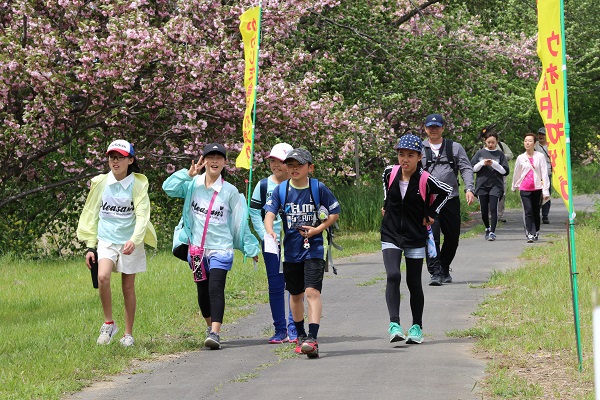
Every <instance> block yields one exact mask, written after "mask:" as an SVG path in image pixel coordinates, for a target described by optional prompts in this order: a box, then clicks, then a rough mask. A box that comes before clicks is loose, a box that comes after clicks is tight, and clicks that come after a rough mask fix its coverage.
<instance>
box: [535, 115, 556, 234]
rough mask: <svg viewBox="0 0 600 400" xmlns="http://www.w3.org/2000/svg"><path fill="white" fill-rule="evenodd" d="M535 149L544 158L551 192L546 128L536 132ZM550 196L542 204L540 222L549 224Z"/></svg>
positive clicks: (550, 167)
mask: <svg viewBox="0 0 600 400" xmlns="http://www.w3.org/2000/svg"><path fill="white" fill-rule="evenodd" d="M535 151H539V152H540V153H542V154H543V155H544V157H545V158H546V168H547V169H548V182H550V188H549V192H550V194H552V162H551V160H550V153H548V141H547V140H546V128H544V127H542V128H540V129H538V132H537V143H536V144H535ZM551 199H552V197H550V198H548V201H547V202H545V203H544V204H543V205H542V223H543V224H549V223H550V219H549V218H548V214H549V213H550V205H551V203H552V200H551Z"/></svg>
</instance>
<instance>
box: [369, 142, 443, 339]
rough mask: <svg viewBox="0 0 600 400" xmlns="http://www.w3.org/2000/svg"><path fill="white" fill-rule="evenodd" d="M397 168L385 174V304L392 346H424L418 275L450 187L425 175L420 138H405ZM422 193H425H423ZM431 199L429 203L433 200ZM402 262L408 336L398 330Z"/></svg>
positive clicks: (391, 168)
mask: <svg viewBox="0 0 600 400" xmlns="http://www.w3.org/2000/svg"><path fill="white" fill-rule="evenodd" d="M395 149H396V150H397V157H398V164H399V165H394V166H389V167H387V168H386V169H385V170H384V172H383V177H382V178H383V196H384V197H383V208H382V210H381V211H382V213H383V220H382V223H381V230H380V232H381V250H382V253H383V264H384V266H385V272H386V275H387V284H386V287H385V302H386V304H387V308H388V313H389V317H390V324H389V329H388V334H389V335H390V343H394V342H398V341H402V340H404V339H406V343H421V342H422V341H423V305H424V303H425V298H424V295H423V286H422V284H421V275H422V270H423V259H424V258H425V246H426V241H427V238H428V232H427V226H428V225H429V224H431V223H433V221H434V219H435V217H436V216H437V215H438V212H439V211H440V209H441V208H442V207H443V206H444V204H445V203H446V201H447V200H448V198H449V196H450V194H451V193H452V187H451V186H450V185H447V184H445V183H444V182H441V181H440V180H438V179H437V178H436V177H434V176H432V175H429V173H427V172H425V171H424V170H423V168H422V167H421V163H420V161H421V157H422V154H421V151H422V150H423V144H422V141H421V138H419V137H418V136H415V135H412V134H406V135H404V136H402V137H401V138H400V141H399V142H398V144H397V145H396V147H395ZM423 189H424V190H425V192H424V193H423V192H422V190H423ZM432 195H436V196H435V200H434V201H433V203H431V202H430V199H431V196H432ZM402 253H404V259H405V261H406V285H407V286H408V291H409V292H410V309H411V312H412V325H411V327H410V329H409V330H408V336H405V335H404V331H403V330H402V326H401V325H400V281H401V279H402V276H401V273H400V263H401V261H402Z"/></svg>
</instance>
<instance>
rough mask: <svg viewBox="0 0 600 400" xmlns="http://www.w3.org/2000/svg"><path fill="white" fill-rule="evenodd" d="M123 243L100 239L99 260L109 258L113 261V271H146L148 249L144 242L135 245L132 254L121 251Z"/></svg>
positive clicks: (129, 272)
mask: <svg viewBox="0 0 600 400" xmlns="http://www.w3.org/2000/svg"><path fill="white" fill-rule="evenodd" d="M121 250H123V245H122V244H113V243H109V242H105V241H103V240H98V260H102V259H103V258H108V259H109V260H111V261H112V262H113V269H112V270H113V272H122V273H124V274H137V273H138V272H146V250H144V244H143V243H142V244H141V245H139V246H135V250H133V253H131V254H123V253H121Z"/></svg>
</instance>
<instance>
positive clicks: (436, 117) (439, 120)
mask: <svg viewBox="0 0 600 400" xmlns="http://www.w3.org/2000/svg"><path fill="white" fill-rule="evenodd" d="M445 126H446V121H444V118H443V117H442V116H441V115H440V114H430V115H428V116H427V118H426V119H425V133H427V139H425V140H424V141H423V158H422V159H421V163H422V164H423V168H424V169H425V170H426V171H427V172H429V173H430V174H431V175H433V176H435V177H436V178H438V179H439V180H440V181H442V182H444V183H446V184H448V185H450V186H452V194H451V195H450V198H449V199H448V201H447V202H446V204H445V205H444V207H443V208H442V210H441V212H440V214H439V216H438V217H437V218H436V219H435V222H434V223H433V225H432V227H431V228H432V230H433V236H434V238H435V242H436V247H437V250H438V251H437V256H436V257H433V258H431V257H429V256H428V257H427V269H428V271H429V273H430V274H431V280H430V281H429V285H430V286H441V285H442V282H443V283H452V276H450V265H451V264H452V260H454V256H455V255H456V250H457V249H458V240H459V236H460V224H461V219H460V198H459V197H458V193H459V192H458V190H459V189H458V186H459V182H458V174H459V172H460V175H461V177H462V179H463V182H464V184H465V196H466V200H467V203H468V204H471V203H473V201H474V200H475V195H474V194H473V182H474V178H473V167H472V166H471V160H470V159H469V157H468V156H467V153H466V152H465V149H464V148H463V147H462V146H461V145H460V144H459V143H456V142H454V141H452V140H450V139H444V138H443V137H442V134H443V133H444V129H445ZM440 231H441V234H443V235H444V245H443V246H441V248H440Z"/></svg>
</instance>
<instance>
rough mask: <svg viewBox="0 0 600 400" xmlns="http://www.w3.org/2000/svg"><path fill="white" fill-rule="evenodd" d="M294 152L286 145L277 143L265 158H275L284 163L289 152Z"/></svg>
mask: <svg viewBox="0 0 600 400" xmlns="http://www.w3.org/2000/svg"><path fill="white" fill-rule="evenodd" d="M292 150H294V148H293V147H292V146H290V145H289V144H287V143H278V144H276V145H275V146H273V148H272V149H271V152H270V153H269V155H268V156H267V158H276V159H278V160H279V161H284V160H285V159H286V158H287V155H288V153H289V152H290V151H292Z"/></svg>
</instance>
